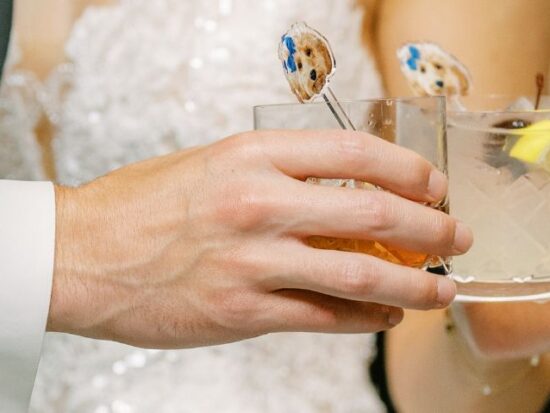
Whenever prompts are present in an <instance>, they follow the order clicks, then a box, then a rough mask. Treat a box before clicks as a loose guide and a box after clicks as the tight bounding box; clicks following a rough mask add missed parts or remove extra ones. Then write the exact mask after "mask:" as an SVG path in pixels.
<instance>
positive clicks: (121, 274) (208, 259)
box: [48, 130, 472, 348]
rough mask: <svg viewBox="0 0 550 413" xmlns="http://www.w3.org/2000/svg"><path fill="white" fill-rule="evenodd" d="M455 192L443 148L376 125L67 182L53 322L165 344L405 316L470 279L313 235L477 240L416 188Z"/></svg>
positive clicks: (380, 325) (453, 247)
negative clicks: (342, 182) (441, 167)
mask: <svg viewBox="0 0 550 413" xmlns="http://www.w3.org/2000/svg"><path fill="white" fill-rule="evenodd" d="M308 176H318V177H326V178H342V177H344V178H357V179H362V180H365V181H369V182H372V183H375V184H378V185H380V186H383V187H384V188H387V189H388V190H390V191H391V192H392V193H389V192H383V191H366V190H350V189H345V188H334V187H323V186H316V185H309V184H306V183H305V182H303V180H304V179H305V178H306V177H308ZM446 191H447V181H446V179H445V177H444V176H443V174H441V173H440V172H439V171H437V170H436V169H435V168H434V167H433V166H432V165H431V164H430V163H428V162H427V161H425V160H424V159H422V158H421V157H420V156H418V155H417V154H415V153H413V152H411V151H409V150H406V149H403V148H400V147H397V146H395V145H393V144H390V143H388V142H385V141H383V140H381V139H378V138H376V137H373V136H370V135H367V134H364V133H360V132H345V131H282V130H281V131H265V132H250V133H243V134H240V135H237V136H233V137H231V138H228V139H225V140H223V141H220V142H218V143H216V144H213V145H210V146H207V147H200V148H195V149H191V150H187V151H183V152H179V153H175V154H172V155H169V156H165V157H161V158H156V159H152V160H149V161H145V162H142V163H139V164H135V165H131V166H129V167H126V168H123V169H120V170H118V171H115V172H113V173H111V174H109V175H107V176H105V177H102V178H99V179H97V180H95V181H93V182H91V183H90V184H87V185H85V186H82V187H80V188H74V189H73V188H64V187H57V240H56V260H55V271H54V287H53V296H52V305H51V309H50V317H49V323H48V328H49V330H51V331H63V332H69V333H74V334H80V335H86V336H89V337H94V338H102V339H111V340H117V341H121V342H124V343H129V344H133V345H138V346H143V347H157V348H178V347H189V346H200V345H209V344H216V343H224V342H230V341H235V340H240V339H244V338H249V337H253V336H257V335H261V334H264V333H268V332H277V331H319V332H340V333H344V332H372V331H377V330H382V329H387V328H390V327H392V326H394V325H396V324H398V323H399V322H400V321H401V319H402V316H403V314H402V309H401V307H407V308H416V309H430V308H442V307H445V306H447V305H448V304H449V303H450V302H451V300H452V299H453V297H454V294H455V287H454V284H453V283H452V282H451V281H449V280H447V279H445V278H443V277H440V276H435V275H430V274H428V273H426V272H423V271H420V270H417V269H412V268H406V267H402V266H398V265H394V264H391V263H388V262H386V261H382V260H380V259H378V258H375V257H372V256H368V255H365V254H359V253H350V252H341V251H327V250H318V249H314V248H311V247H309V246H308V245H307V244H306V243H305V242H304V240H305V239H306V238H307V237H309V236H311V235H321V236H331V237H345V238H356V239H376V240H379V241H383V242H387V243H389V244H391V245H395V246H398V247H403V248H406V249H413V250H417V251H421V252H425V253H429V254H434V255H442V256H446V255H455V254H460V253H464V252H465V251H467V250H468V248H469V247H470V245H471V243H472V235H471V232H470V231H469V229H467V228H466V227H465V226H464V225H462V224H459V223H457V222H456V221H455V219H453V218H451V217H450V216H448V215H446V214H444V213H442V212H439V211H436V210H433V209H430V208H428V207H424V206H422V205H420V204H419V203H418V202H415V201H431V202H433V201H437V200H440V199H442V198H443V197H444V195H445V194H446ZM394 194H396V195H394ZM398 195H401V196H402V197H400V196H398ZM406 198H408V199H406ZM409 199H411V200H409ZM412 200H414V201H412Z"/></svg>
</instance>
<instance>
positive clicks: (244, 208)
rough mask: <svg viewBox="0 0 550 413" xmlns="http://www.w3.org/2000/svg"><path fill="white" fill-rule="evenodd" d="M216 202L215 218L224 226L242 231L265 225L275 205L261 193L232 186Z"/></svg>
mask: <svg viewBox="0 0 550 413" xmlns="http://www.w3.org/2000/svg"><path fill="white" fill-rule="evenodd" d="M225 195H226V196H224V197H223V199H221V200H220V202H218V205H219V207H218V211H217V217H218V220H219V221H220V222H221V223H223V224H224V225H232V226H233V227H235V228H238V229H241V230H243V231H250V230H253V229H257V228H259V227H261V226H262V225H263V224H265V223H266V222H267V221H268V219H269V217H270V216H271V215H272V214H273V212H274V209H275V205H273V203H272V202H270V201H269V200H268V199H267V198H266V197H265V196H264V195H263V192H262V191H254V190H252V189H251V188H248V187H243V186H242V185H241V186H240V187H237V186H233V188H232V190H231V191H229V193H226V194H225Z"/></svg>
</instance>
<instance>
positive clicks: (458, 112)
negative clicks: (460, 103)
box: [447, 93, 550, 130]
mask: <svg viewBox="0 0 550 413" xmlns="http://www.w3.org/2000/svg"><path fill="white" fill-rule="evenodd" d="M521 97H530V96H525V95H512V94H498V93H490V94H486V95H471V96H462V97H461V98H462V99H465V100H468V99H482V100H483V101H496V100H498V99H502V100H504V99H511V100H513V99H518V98H521ZM540 98H541V99H548V100H550V95H544V94H543V95H541V96H540ZM447 112H448V114H449V115H473V114H476V115H487V116H489V115H514V114H523V115H525V114H534V113H535V114H545V113H550V108H547V109H536V110H535V109H532V110H518V109H514V110H505V109H474V110H471V109H467V110H456V109H448V111H447ZM507 130H508V129H507Z"/></svg>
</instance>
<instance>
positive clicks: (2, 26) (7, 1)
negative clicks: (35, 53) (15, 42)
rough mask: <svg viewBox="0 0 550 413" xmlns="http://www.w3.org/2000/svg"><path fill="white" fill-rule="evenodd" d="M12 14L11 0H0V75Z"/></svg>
mask: <svg viewBox="0 0 550 413" xmlns="http://www.w3.org/2000/svg"><path fill="white" fill-rule="evenodd" d="M12 16H13V0H0V77H1V76H2V73H3V71H4V63H5V62H6V56H7V54H8V45H9V43H10V33H11V25H12Z"/></svg>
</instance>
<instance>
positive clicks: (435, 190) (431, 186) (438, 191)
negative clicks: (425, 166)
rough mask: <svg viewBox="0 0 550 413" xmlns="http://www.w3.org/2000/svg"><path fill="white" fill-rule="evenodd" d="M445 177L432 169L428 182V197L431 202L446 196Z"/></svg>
mask: <svg viewBox="0 0 550 413" xmlns="http://www.w3.org/2000/svg"><path fill="white" fill-rule="evenodd" d="M447 186H448V184H447V177H446V176H445V174H444V173H443V172H441V171H438V170H437V169H434V170H433V171H432V173H431V174H430V181H429V182H428V195H429V196H430V197H431V198H432V200H433V201H440V200H442V199H443V198H444V197H445V195H447Z"/></svg>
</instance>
